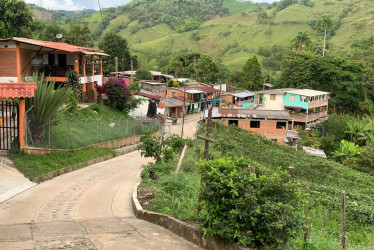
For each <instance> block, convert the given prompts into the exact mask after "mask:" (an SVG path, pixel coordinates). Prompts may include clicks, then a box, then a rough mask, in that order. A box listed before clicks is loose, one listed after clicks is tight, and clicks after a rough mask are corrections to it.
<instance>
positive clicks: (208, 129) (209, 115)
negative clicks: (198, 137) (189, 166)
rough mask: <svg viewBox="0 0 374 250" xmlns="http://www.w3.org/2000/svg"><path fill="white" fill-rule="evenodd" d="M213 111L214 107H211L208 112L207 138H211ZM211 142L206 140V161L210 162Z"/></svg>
mask: <svg viewBox="0 0 374 250" xmlns="http://www.w3.org/2000/svg"><path fill="white" fill-rule="evenodd" d="M212 111H213V107H210V109H209V111H208V121H207V126H206V138H209V135H210V125H211V122H212ZM209 158H210V157H209V141H208V140H205V150H204V159H205V160H209Z"/></svg>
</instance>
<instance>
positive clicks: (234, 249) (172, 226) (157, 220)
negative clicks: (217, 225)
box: [132, 182, 251, 250]
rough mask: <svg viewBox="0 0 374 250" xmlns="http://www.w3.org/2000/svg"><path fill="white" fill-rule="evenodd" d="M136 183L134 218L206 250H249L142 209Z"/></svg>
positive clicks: (179, 221)
mask: <svg viewBox="0 0 374 250" xmlns="http://www.w3.org/2000/svg"><path fill="white" fill-rule="evenodd" d="M139 184H140V182H138V183H137V184H136V185H135V186H134V188H133V193H132V207H133V210H134V214H135V216H136V218H138V219H142V220H145V221H148V222H151V223H153V224H156V225H159V226H162V227H164V228H166V229H169V230H171V231H172V232H173V233H175V234H176V235H178V236H180V237H182V238H184V239H186V240H188V241H189V242H192V243H193V244H195V245H198V246H200V247H202V248H205V249H208V250H250V249H251V248H246V247H242V246H240V245H238V244H235V243H232V242H229V241H228V240H224V239H218V238H214V237H210V236H205V235H204V232H203V230H201V229H199V228H197V227H196V226H194V225H191V224H187V223H186V222H184V221H181V220H178V219H176V218H174V217H171V216H169V215H165V214H160V213H156V212H152V211H148V210H145V209H143V208H142V206H141V205H140V203H139V201H138V186H139Z"/></svg>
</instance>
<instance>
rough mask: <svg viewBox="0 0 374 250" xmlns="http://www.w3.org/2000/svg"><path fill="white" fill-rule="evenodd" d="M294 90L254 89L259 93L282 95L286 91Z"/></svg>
mask: <svg viewBox="0 0 374 250" xmlns="http://www.w3.org/2000/svg"><path fill="white" fill-rule="evenodd" d="M292 90H296V89H292V88H285V89H269V90H260V91H256V93H259V94H269V95H284V94H285V93H286V92H289V91H292Z"/></svg>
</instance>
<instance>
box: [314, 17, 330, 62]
mask: <svg viewBox="0 0 374 250" xmlns="http://www.w3.org/2000/svg"><path fill="white" fill-rule="evenodd" d="M333 27H334V21H333V20H332V17H331V15H324V16H322V18H321V19H319V20H317V23H316V25H315V27H314V28H315V30H316V31H323V32H324V35H323V48H322V56H323V57H324V56H325V49H326V36H327V30H328V29H331V28H333Z"/></svg>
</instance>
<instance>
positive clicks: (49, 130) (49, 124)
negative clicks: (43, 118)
mask: <svg viewBox="0 0 374 250" xmlns="http://www.w3.org/2000/svg"><path fill="white" fill-rule="evenodd" d="M48 148H51V119H49V121H48Z"/></svg>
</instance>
